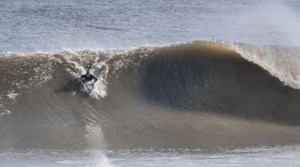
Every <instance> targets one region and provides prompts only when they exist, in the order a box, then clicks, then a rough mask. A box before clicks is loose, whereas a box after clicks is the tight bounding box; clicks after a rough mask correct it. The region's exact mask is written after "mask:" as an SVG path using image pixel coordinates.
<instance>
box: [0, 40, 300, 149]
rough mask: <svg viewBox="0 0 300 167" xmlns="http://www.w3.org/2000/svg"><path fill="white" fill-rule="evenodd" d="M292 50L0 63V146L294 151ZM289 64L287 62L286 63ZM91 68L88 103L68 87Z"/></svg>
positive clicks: (181, 49) (228, 46) (297, 97)
mask: <svg viewBox="0 0 300 167" xmlns="http://www.w3.org/2000/svg"><path fill="white" fill-rule="evenodd" d="M299 53H300V51H299V49H298V48H288V47H281V46H280V47H279V46H254V45H249V44H241V43H227V42H217V41H213V42H212V41H195V42H191V43H185V44H178V45H171V46H164V47H151V48H139V49H134V50H129V51H90V50H84V51H76V52H61V53H57V54H31V55H25V56H24V55H18V54H7V55H2V56H1V57H0V71H1V72H0V81H1V85H0V90H1V98H0V104H1V105H0V141H1V142H0V147H4V148H99V147H100V148H102V147H109V148H128V147H202V146H232V145H239V146H240V145H243V146H244V145H254V144H274V143H283V142H289V143H294V142H299V137H298V134H299V132H300V130H299V128H298V126H299V124H300V121H299V120H300V112H299V108H300V92H299V90H298V88H299V84H298V83H299V82H298V78H299V77H298V76H297V75H299V74H300V73H298V71H297V70H298V68H297V67H295V66H294V65H297V64H296V61H295V59H296V55H297V54H299ZM293 56H294V57H293ZM90 60H92V61H93V62H94V65H93V67H92V70H91V71H92V72H93V73H94V74H95V75H96V76H97V77H98V78H99V81H98V82H97V84H96V86H95V90H94V91H93V92H92V93H91V94H87V93H84V92H82V91H81V90H80V86H79V84H78V81H77V79H76V78H78V76H80V75H81V74H83V73H84V66H85V65H86V62H87V61H90Z"/></svg>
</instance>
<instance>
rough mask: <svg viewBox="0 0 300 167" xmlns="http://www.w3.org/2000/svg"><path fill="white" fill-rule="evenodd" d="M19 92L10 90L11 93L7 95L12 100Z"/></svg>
mask: <svg viewBox="0 0 300 167" xmlns="http://www.w3.org/2000/svg"><path fill="white" fill-rule="evenodd" d="M18 95H19V94H18V93H14V92H10V93H9V94H7V95H6V96H7V97H8V98H9V99H11V100H15V98H16V97H17V96H18Z"/></svg>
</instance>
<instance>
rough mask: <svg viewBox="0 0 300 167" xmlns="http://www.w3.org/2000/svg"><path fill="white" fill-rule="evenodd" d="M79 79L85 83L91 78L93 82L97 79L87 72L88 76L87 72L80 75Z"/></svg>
mask: <svg viewBox="0 0 300 167" xmlns="http://www.w3.org/2000/svg"><path fill="white" fill-rule="evenodd" d="M80 78H81V80H82V81H83V82H84V83H85V82H88V81H91V80H93V79H94V80H95V82H96V81H97V80H98V79H97V78H96V77H95V76H94V75H92V74H89V76H88V75H87V74H84V75H81V77H80Z"/></svg>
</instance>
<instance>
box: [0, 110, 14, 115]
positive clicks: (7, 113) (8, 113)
mask: <svg viewBox="0 0 300 167" xmlns="http://www.w3.org/2000/svg"><path fill="white" fill-rule="evenodd" d="M10 114H11V112H10V111H9V110H4V112H2V113H0V117H3V116H6V115H10Z"/></svg>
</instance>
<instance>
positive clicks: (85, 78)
mask: <svg viewBox="0 0 300 167" xmlns="http://www.w3.org/2000/svg"><path fill="white" fill-rule="evenodd" d="M91 67H92V63H91V62H89V64H88V66H87V67H86V69H87V71H86V74H84V75H81V77H80V78H81V80H82V82H83V83H86V82H89V81H92V80H94V82H93V84H94V83H95V82H97V81H98V78H96V77H95V76H94V75H92V74H90V69H91Z"/></svg>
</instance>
